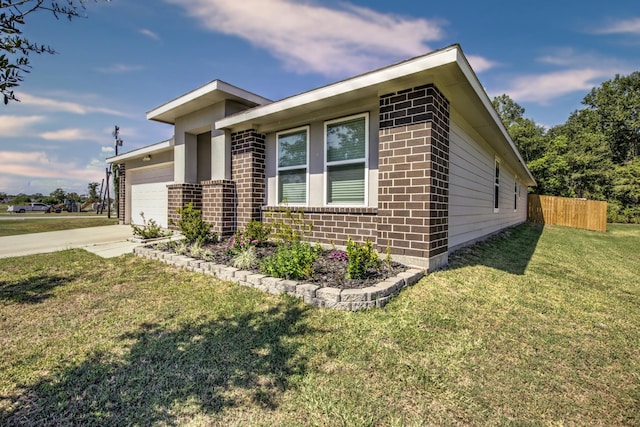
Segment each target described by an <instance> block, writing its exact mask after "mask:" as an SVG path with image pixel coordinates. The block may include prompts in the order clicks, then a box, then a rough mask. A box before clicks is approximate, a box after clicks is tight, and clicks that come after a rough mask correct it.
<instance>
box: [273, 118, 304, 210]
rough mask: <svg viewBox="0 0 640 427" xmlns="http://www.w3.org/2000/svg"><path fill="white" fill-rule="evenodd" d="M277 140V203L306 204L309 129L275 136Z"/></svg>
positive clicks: (295, 130) (298, 129)
mask: <svg viewBox="0 0 640 427" xmlns="http://www.w3.org/2000/svg"><path fill="white" fill-rule="evenodd" d="M276 138H277V140H278V203H287V204H293V205H306V204H307V193H308V191H307V189H308V187H307V185H308V179H307V175H308V174H307V171H308V166H307V163H308V155H307V153H308V151H309V149H308V146H309V128H308V127H307V126H306V127H302V128H296V129H291V130H288V131H284V132H279V133H277V134H276Z"/></svg>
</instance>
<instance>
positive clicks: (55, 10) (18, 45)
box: [0, 0, 108, 104]
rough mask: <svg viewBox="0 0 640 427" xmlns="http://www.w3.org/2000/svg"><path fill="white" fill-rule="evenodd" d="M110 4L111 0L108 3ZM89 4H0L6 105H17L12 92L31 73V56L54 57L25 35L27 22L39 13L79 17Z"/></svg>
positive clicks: (18, 0) (36, 0)
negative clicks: (47, 55)
mask: <svg viewBox="0 0 640 427" xmlns="http://www.w3.org/2000/svg"><path fill="white" fill-rule="evenodd" d="M107 1H108V0H107ZM85 3H86V0H65V1H63V2H58V1H55V0H0V93H1V94H2V97H3V98H4V103H5V104H8V103H9V101H17V100H18V99H17V98H16V96H15V94H14V93H13V89H14V88H16V87H18V86H19V85H20V82H22V81H23V79H24V73H28V72H29V71H30V69H31V65H30V62H29V55H30V54H42V53H48V54H54V53H55V50H53V48H51V47H50V46H48V45H45V44H40V43H37V42H32V41H31V40H29V39H27V38H26V37H25V36H24V35H23V27H24V25H26V21H27V18H28V17H29V16H30V15H32V14H34V13H36V12H39V11H44V12H50V13H51V14H53V16H54V17H55V18H56V19H58V18H59V17H61V16H62V17H65V18H68V19H69V20H71V19H73V18H76V17H79V16H80V14H81V11H82V10H83V9H84V8H85V6H84V4H85Z"/></svg>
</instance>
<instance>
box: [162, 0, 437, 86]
mask: <svg viewBox="0 0 640 427" xmlns="http://www.w3.org/2000/svg"><path fill="white" fill-rule="evenodd" d="M165 1H167V2H169V3H173V4H177V5H180V6H182V7H183V8H184V9H185V10H186V12H187V14H188V15H189V16H191V17H193V18H195V19H196V20H197V21H198V22H199V23H200V24H201V25H202V26H203V27H204V28H206V29H208V30H210V31H213V32H217V33H224V34H229V35H233V36H237V37H240V38H243V39H245V40H247V41H249V42H251V43H252V44H254V45H255V46H258V47H261V48H264V49H267V50H268V51H269V52H271V54H272V55H274V56H275V57H277V58H280V59H281V60H282V61H283V62H284V64H285V66H286V67H287V68H288V69H290V70H292V71H296V72H301V73H303V72H317V73H321V74H324V75H327V76H341V75H345V74H355V73H359V72H362V71H367V70H370V69H373V68H376V67H379V66H381V65H386V64H388V63H389V62H390V61H391V60H396V59H404V58H407V57H410V56H416V55H421V54H424V53H427V52H429V51H430V50H431V49H430V48H429V46H428V45H427V42H430V41H435V40H439V39H441V38H442V37H443V32H442V29H441V26H442V23H441V22H437V21H429V20H426V19H416V18H408V17H402V16H398V15H392V14H383V13H379V12H376V11H374V10H371V9H368V8H364V7H358V6H354V5H351V4H348V3H342V6H341V8H340V9H331V8H329V7H326V6H322V5H320V4H316V3H313V2H304V3H302V2H295V1H293V0H271V1H268V2H265V1H264V0H242V1H238V0H165Z"/></svg>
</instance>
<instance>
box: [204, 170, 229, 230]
mask: <svg viewBox="0 0 640 427" xmlns="http://www.w3.org/2000/svg"><path fill="white" fill-rule="evenodd" d="M201 184H202V219H204V220H205V221H206V222H208V223H210V224H211V225H212V226H213V227H212V231H214V232H216V233H218V235H220V236H230V235H232V234H233V233H234V232H235V231H236V185H235V183H234V182H233V181H230V180H226V179H223V180H213V181H202V183H201Z"/></svg>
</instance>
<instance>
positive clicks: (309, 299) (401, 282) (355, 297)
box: [133, 246, 424, 311]
mask: <svg viewBox="0 0 640 427" xmlns="http://www.w3.org/2000/svg"><path fill="white" fill-rule="evenodd" d="M133 253H134V254H135V255H136V256H139V257H143V258H147V259H151V260H158V261H161V262H163V263H165V264H170V265H173V266H175V267H178V268H182V269H185V270H187V271H192V272H196V273H200V274H206V275H210V276H215V277H217V278H219V279H221V280H229V281H231V282H234V283H237V284H239V285H242V286H248V287H250V288H255V289H259V290H261V291H263V292H268V293H270V294H273V295H279V294H284V293H286V294H288V295H290V296H292V297H295V298H300V299H302V300H303V301H304V302H305V303H307V304H309V305H312V306H315V307H323V308H331V309H335V310H351V311H358V310H363V309H369V308H375V307H383V306H384V305H386V304H387V302H389V300H390V299H391V297H393V296H395V295H397V294H398V293H399V292H400V291H401V290H402V289H404V288H405V287H407V286H411V285H413V284H415V283H416V282H417V281H418V280H420V279H421V278H422V277H423V276H424V270H420V269H417V268H412V269H409V270H407V271H404V272H402V273H400V274H398V275H397V276H395V277H390V278H388V279H386V280H384V281H382V282H380V283H378V284H376V285H374V286H368V287H366V288H360V289H338V288H332V287H325V288H321V287H320V286H317V285H314V284H311V283H304V282H296V281H294V280H285V279H278V278H275V277H269V276H265V275H264V274H257V273H254V272H252V271H245V270H240V269H237V268H235V267H229V266H227V265H222V264H215V263H213V262H209V261H204V260H201V259H195V258H191V257H188V256H184V255H177V254H175V253H173V252H166V251H162V250H159V249H153V248H146V247H142V246H139V247H137V248H134V250H133Z"/></svg>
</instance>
